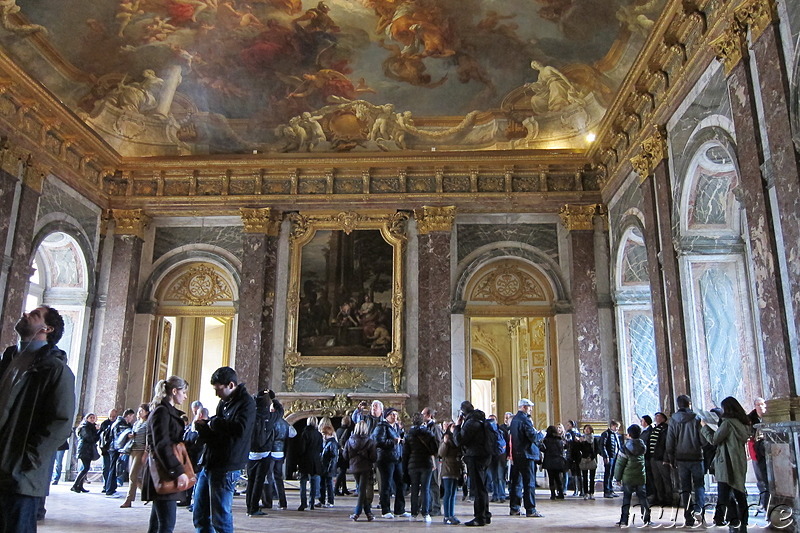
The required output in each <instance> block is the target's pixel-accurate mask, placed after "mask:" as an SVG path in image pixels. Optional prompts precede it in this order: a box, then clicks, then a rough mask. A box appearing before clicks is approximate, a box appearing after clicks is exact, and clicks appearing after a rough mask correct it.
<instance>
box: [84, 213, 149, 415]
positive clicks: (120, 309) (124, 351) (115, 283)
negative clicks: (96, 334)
mask: <svg viewBox="0 0 800 533" xmlns="http://www.w3.org/2000/svg"><path fill="white" fill-rule="evenodd" d="M112 215H113V217H114V220H115V222H116V226H115V232H114V241H113V246H114V248H113V250H112V252H111V267H110V269H111V270H110V273H109V283H108V293H107V296H106V311H105V316H104V319H103V329H102V338H101V340H100V349H99V350H98V354H99V357H100V358H101V360H100V365H99V366H98V371H97V386H96V392H95V406H94V409H95V411H97V412H98V413H105V412H108V410H109V409H111V408H113V407H118V408H122V407H129V406H126V405H125V400H126V393H127V390H128V368H129V366H130V359H131V339H132V334H133V319H134V315H135V313H136V301H137V299H138V280H139V267H140V265H141V259H142V243H143V239H142V232H143V229H144V225H145V220H146V218H145V217H144V215H143V213H142V211H141V210H140V209H135V210H118V209H114V210H113V212H112Z"/></svg>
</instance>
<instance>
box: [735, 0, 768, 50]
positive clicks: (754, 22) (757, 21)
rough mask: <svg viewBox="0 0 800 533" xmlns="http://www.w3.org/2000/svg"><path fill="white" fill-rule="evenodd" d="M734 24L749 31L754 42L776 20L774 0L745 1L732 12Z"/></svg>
mask: <svg viewBox="0 0 800 533" xmlns="http://www.w3.org/2000/svg"><path fill="white" fill-rule="evenodd" d="M733 16H734V18H735V19H736V22H738V23H739V25H741V26H742V27H745V28H749V29H750V38H751V39H752V40H753V41H754V42H755V41H757V40H758V38H759V37H761V35H762V34H763V33H764V32H765V31H766V30H767V28H769V27H770V26H771V25H772V24H773V23H775V22H776V21H777V20H778V7H777V5H776V3H775V0H745V2H744V3H743V4H742V5H740V6H739V7H737V8H736V9H735V10H734V11H733Z"/></svg>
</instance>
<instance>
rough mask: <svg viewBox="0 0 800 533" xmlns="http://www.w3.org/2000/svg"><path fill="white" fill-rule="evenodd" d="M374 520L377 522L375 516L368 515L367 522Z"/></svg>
mask: <svg viewBox="0 0 800 533" xmlns="http://www.w3.org/2000/svg"><path fill="white" fill-rule="evenodd" d="M373 520H375V515H371V514H368V515H367V522H372V521H373Z"/></svg>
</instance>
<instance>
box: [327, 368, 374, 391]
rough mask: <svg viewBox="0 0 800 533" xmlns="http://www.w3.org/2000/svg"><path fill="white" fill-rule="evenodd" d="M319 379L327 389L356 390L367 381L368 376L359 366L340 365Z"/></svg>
mask: <svg viewBox="0 0 800 533" xmlns="http://www.w3.org/2000/svg"><path fill="white" fill-rule="evenodd" d="M317 381H319V383H321V384H322V385H323V386H324V387H325V388H326V389H347V390H355V389H357V388H358V387H360V386H361V385H363V384H364V383H366V382H367V376H366V375H365V374H364V372H362V371H361V370H359V369H357V368H349V367H346V366H339V367H336V370H334V371H333V372H331V373H327V374H325V376H323V377H321V378H319V379H318V380H317Z"/></svg>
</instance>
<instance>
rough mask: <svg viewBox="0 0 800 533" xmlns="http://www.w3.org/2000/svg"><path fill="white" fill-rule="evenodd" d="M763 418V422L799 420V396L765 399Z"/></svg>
mask: <svg viewBox="0 0 800 533" xmlns="http://www.w3.org/2000/svg"><path fill="white" fill-rule="evenodd" d="M763 420H764V422H765V423H773V422H789V421H796V420H800V397H798V396H791V397H788V398H775V399H772V400H767V412H766V413H764V417H763Z"/></svg>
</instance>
